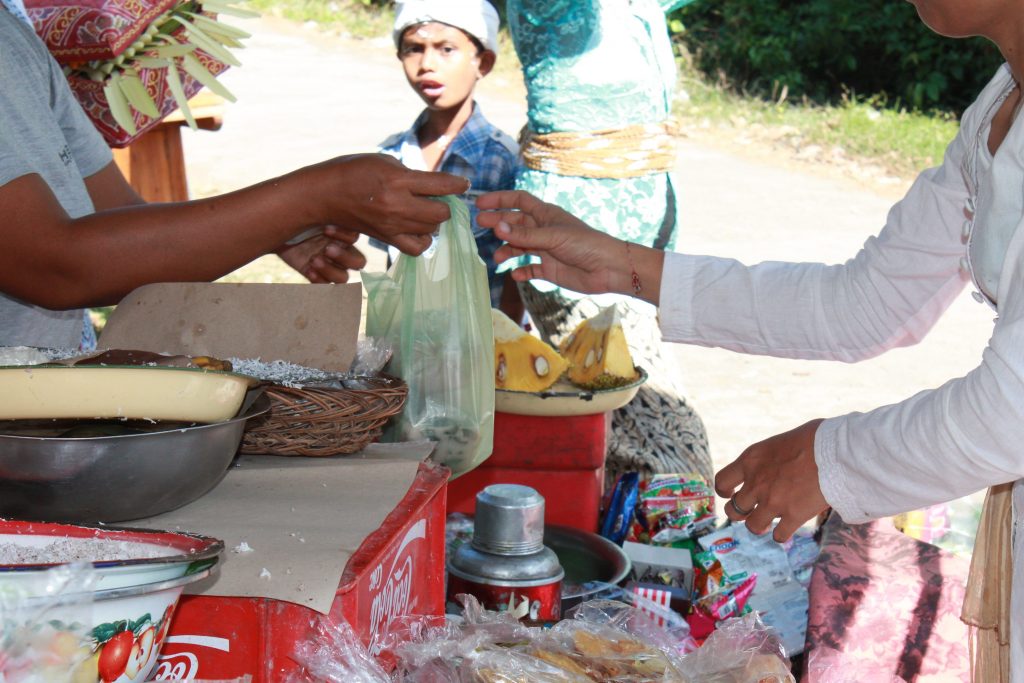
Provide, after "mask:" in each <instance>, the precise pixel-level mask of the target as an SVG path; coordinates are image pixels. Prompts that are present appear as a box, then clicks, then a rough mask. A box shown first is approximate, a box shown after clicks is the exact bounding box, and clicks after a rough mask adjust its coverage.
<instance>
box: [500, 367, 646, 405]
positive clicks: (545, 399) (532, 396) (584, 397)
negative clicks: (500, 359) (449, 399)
mask: <svg viewBox="0 0 1024 683" xmlns="http://www.w3.org/2000/svg"><path fill="white" fill-rule="evenodd" d="M636 371H637V373H638V374H639V375H640V376H639V377H638V378H637V379H635V380H633V381H632V382H630V383H629V384H626V385H624V386H621V387H616V388H614V389H597V390H595V391H588V390H586V389H580V388H579V387H576V386H573V385H572V384H569V383H568V382H566V381H564V380H559V381H557V382H555V384H554V385H552V387H551V388H550V389H548V390H547V391H539V392H532V391H509V390H508V389H495V392H494V409H495V410H497V411H498V412H501V413H512V414H513V415H536V416H539V417H565V416H571V415H593V414H594V413H607V412H609V411H612V410H615V409H617V408H621V407H622V406H624V405H626V404H627V403H629V402H630V401H632V400H633V397H634V396H636V392H637V391H639V390H640V385H641V384H643V383H644V382H646V381H647V372H646V371H645V370H644V369H643V368H637V369H636Z"/></svg>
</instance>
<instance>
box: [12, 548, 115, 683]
mask: <svg viewBox="0 0 1024 683" xmlns="http://www.w3.org/2000/svg"><path fill="white" fill-rule="evenodd" d="M96 580H97V577H96V571H95V570H94V569H93V566H92V564H91V563H89V562H75V563H71V564H62V565H58V566H56V567H54V568H53V569H49V570H47V571H44V572H38V573H37V574H35V575H34V576H31V577H28V576H27V575H25V574H21V575H19V576H18V577H17V580H12V581H4V579H3V575H2V574H0V683H64V682H68V683H70V682H72V681H77V680H81V679H82V676H83V675H87V674H88V668H89V666H90V665H92V666H93V669H92V670H93V671H95V662H94V661H93V660H94V655H93V650H92V645H93V643H92V639H91V637H90V632H91V631H92V627H93V623H92V605H93V587H94V586H95V584H96ZM93 680H95V676H94V677H93Z"/></svg>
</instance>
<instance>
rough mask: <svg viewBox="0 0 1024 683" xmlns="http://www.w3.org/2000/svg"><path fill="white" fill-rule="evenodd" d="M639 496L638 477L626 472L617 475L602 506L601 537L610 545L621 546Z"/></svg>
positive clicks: (631, 521)
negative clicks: (610, 543)
mask: <svg viewBox="0 0 1024 683" xmlns="http://www.w3.org/2000/svg"><path fill="white" fill-rule="evenodd" d="M639 495H640V475H639V474H638V473H636V472H626V473H625V474H622V475H619V478H618V479H617V480H616V482H615V486H614V487H613V488H612V492H611V494H610V495H609V496H608V501H607V503H606V504H605V506H604V519H602V520H601V535H602V536H604V537H605V538H607V539H608V540H609V541H611V542H612V543H615V544H617V545H622V542H623V541H625V540H626V536H627V535H628V534H629V529H630V527H631V526H632V524H633V515H634V514H635V512H636V503H637V498H638V497H639Z"/></svg>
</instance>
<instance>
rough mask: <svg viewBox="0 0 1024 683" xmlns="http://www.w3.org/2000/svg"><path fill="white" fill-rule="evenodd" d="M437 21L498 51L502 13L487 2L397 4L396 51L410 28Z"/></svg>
mask: <svg viewBox="0 0 1024 683" xmlns="http://www.w3.org/2000/svg"><path fill="white" fill-rule="evenodd" d="M431 21H436V22H438V23H441V24H448V25H449V26H454V27H455V28H457V29H461V30H463V31H465V32H466V33H468V34H469V35H471V36H473V37H474V38H476V39H477V40H479V41H480V42H481V43H482V44H483V46H484V48H486V49H488V50H492V51H494V52H497V51H498V11H497V10H496V9H494V6H493V5H491V3H489V2H488V1H487V0H408V1H407V2H401V0H399V2H396V3H395V28H394V31H393V32H392V37H393V38H394V39H395V47H401V46H400V43H401V40H402V32H404V31H405V29H407V28H409V27H410V26H414V25H416V24H424V23H427V22H431Z"/></svg>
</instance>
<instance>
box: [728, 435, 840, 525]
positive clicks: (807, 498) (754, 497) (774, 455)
mask: <svg viewBox="0 0 1024 683" xmlns="http://www.w3.org/2000/svg"><path fill="white" fill-rule="evenodd" d="M821 422H822V420H812V421H810V422H808V423H806V424H804V425H801V426H800V427H797V428H796V429H793V430H791V431H788V432H785V433H784V434H778V435H776V436H773V437H771V438H768V439H765V440H764V441H761V442H760V443H756V444H754V445H753V446H750V447H749V448H747V450H745V451H743V453H742V454H741V455H740V457H738V458H737V459H736V460H734V461H733V462H732V463H730V464H729V465H727V466H725V467H724V468H723V469H722V470H721V471H720V472H719V473H718V475H717V476H716V477H715V491H716V492H717V493H718V495H720V496H722V497H723V498H728V499H729V502H728V503H726V504H725V513H726V515H728V516H729V519H731V520H733V521H741V520H746V523H747V528H748V529H750V531H752V532H753V533H755V534H763V533H765V532H767V531H768V529H769V528H771V524H772V522H773V521H774V520H775V519H779V524H778V526H776V527H775V533H774V537H775V540H776V541H779V542H780V543H781V542H783V541H785V540H787V539H788V538H789V537H790V536H792V535H793V533H794V532H795V531H796V530H797V529H799V528H800V526H801V525H803V523H804V522H806V521H808V520H809V519H812V518H813V517H814V516H816V515H818V514H819V513H821V512H822V511H824V510H825V509H826V508H827V507H828V503H827V502H826V501H825V497H824V496H823V495H822V493H821V487H820V486H819V484H818V465H817V463H816V462H815V461H814V435H815V433H816V432H817V431H818V425H820V424H821ZM737 489H738V490H737Z"/></svg>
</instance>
